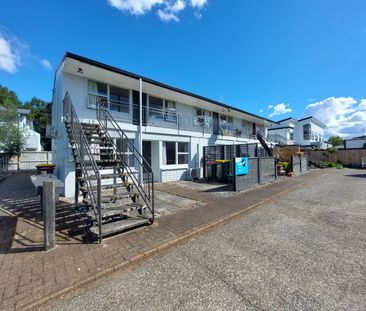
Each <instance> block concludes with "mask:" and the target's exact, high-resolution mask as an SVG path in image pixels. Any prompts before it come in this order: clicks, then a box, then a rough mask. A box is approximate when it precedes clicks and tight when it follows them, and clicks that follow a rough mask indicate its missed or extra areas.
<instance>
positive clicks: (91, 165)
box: [64, 93, 154, 242]
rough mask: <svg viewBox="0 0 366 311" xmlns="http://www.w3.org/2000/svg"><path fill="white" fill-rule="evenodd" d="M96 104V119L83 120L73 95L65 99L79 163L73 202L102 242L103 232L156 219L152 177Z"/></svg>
mask: <svg viewBox="0 0 366 311" xmlns="http://www.w3.org/2000/svg"><path fill="white" fill-rule="evenodd" d="M97 106H98V108H97V123H81V122H80V121H79V119H78V116H77V115H76V112H75V108H74V106H73V104H72V101H71V98H70V95H69V94H68V93H67V94H66V95H65V98H64V122H65V126H66V131H67V134H68V138H69V143H70V146H71V150H72V154H73V157H74V161H75V178H76V180H75V203H76V205H77V206H78V207H79V209H80V210H81V211H82V212H83V215H84V217H85V220H86V226H87V229H88V231H89V232H90V233H91V234H92V235H93V236H94V237H96V238H98V239H99V241H100V242H101V241H102V238H103V237H104V236H108V235H111V234H115V233H118V232H122V231H125V230H128V229H132V228H136V227H139V226H142V225H146V224H152V223H153V222H154V182H153V180H154V179H153V172H152V169H151V167H150V165H149V164H148V163H147V162H146V160H145V159H144V158H143V157H142V155H141V154H140V153H139V152H138V150H137V149H136V148H135V146H134V144H133V142H132V141H131V140H130V139H128V137H127V136H126V134H125V133H124V132H123V131H122V130H121V129H120V127H119V126H118V123H117V122H116V121H115V120H114V119H113V117H112V116H111V115H110V114H109V113H108V111H107V110H106V109H105V108H104V106H103V105H100V104H98V105H97ZM109 127H110V128H109ZM109 130H111V131H112V133H113V137H112V136H111V133H110V132H109ZM116 139H119V144H118V146H117V144H116ZM140 172H141V173H142V176H141V177H140ZM80 194H81V195H82V201H81V206H80V204H79V203H80V202H79V195H80Z"/></svg>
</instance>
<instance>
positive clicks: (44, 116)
mask: <svg viewBox="0 0 366 311" xmlns="http://www.w3.org/2000/svg"><path fill="white" fill-rule="evenodd" d="M24 108H26V109H29V110H30V111H31V112H30V114H29V116H28V120H30V121H33V127H34V130H35V131H36V132H38V133H40V134H41V144H42V146H43V149H44V150H51V139H49V138H46V127H47V125H48V124H51V116H52V106H51V103H48V102H46V101H44V100H42V99H39V98H37V97H33V98H32V99H31V101H27V102H25V103H24Z"/></svg>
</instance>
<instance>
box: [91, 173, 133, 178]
mask: <svg viewBox="0 0 366 311" xmlns="http://www.w3.org/2000/svg"><path fill="white" fill-rule="evenodd" d="M122 176H128V174H127V173H120V174H101V175H100V178H101V179H111V178H119V177H122ZM89 179H90V180H95V179H97V177H96V176H95V175H91V176H89Z"/></svg>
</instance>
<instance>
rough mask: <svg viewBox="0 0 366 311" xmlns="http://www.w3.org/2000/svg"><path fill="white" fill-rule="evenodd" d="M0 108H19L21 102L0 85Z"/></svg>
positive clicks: (11, 92)
mask: <svg viewBox="0 0 366 311" xmlns="http://www.w3.org/2000/svg"><path fill="white" fill-rule="evenodd" d="M0 106H2V107H12V108H20V107H22V102H21V101H20V100H19V98H18V96H17V94H15V92H14V91H10V90H9V89H8V88H6V87H4V86H2V85H1V84H0Z"/></svg>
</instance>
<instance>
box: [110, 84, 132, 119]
mask: <svg viewBox="0 0 366 311" xmlns="http://www.w3.org/2000/svg"><path fill="white" fill-rule="evenodd" d="M109 100H110V107H109V109H110V110H113V111H118V112H123V113H130V92H129V91H128V90H125V89H121V88H118V87H115V86H110V87H109Z"/></svg>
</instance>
